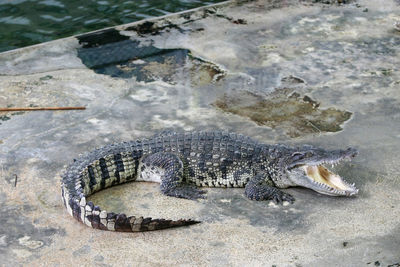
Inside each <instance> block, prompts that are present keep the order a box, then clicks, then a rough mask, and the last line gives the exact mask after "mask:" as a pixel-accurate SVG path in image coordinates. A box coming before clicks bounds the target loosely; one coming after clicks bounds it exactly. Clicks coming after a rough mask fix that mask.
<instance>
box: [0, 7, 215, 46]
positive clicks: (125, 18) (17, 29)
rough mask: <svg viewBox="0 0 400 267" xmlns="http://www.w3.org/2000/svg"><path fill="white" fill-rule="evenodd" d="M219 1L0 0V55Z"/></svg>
mask: <svg viewBox="0 0 400 267" xmlns="http://www.w3.org/2000/svg"><path fill="white" fill-rule="evenodd" d="M218 2H222V0H207V1H204V0H186V1H185V0H134V1H122V0H108V1H107V0H96V1H94V0H85V1H82V0H81V1H76V0H0V52H2V51H6V50H11V49H15V48H19V47H23V46H28V45H32V44H37V43H41V42H45V41H50V40H54V39H58V38H61V37H66V36H70V35H74V34H78V33H84V32H88V31H93V30H96V29H101V28H104V27H110V26H115V25H119V24H124V23H129V22H133V21H137V20H141V19H145V18H149V17H154V16H161V15H165V14H168V13H172V12H178V11H182V10H186V9H190V8H195V7H199V6H203V5H208V4H212V3H218Z"/></svg>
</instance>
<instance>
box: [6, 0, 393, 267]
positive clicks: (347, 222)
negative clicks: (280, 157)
mask: <svg viewBox="0 0 400 267" xmlns="http://www.w3.org/2000/svg"><path fill="white" fill-rule="evenodd" d="M317 2H318V1H317ZM319 2H324V1H319ZM325 2H326V1H325ZM328 2H331V3H333V4H322V3H311V1H302V2H301V3H298V2H297V1H261V0H260V1H242V2H241V1H236V2H235V1H234V2H228V3H224V4H219V5H214V6H210V7H206V8H200V9H196V10H193V11H189V12H183V13H179V14H174V15H171V16H166V17H162V18H156V19H153V20H149V21H145V22H137V23H132V24H128V25H121V26H118V27H115V28H112V29H106V30H103V31H99V32H94V33H89V34H85V35H80V36H77V37H71V38H65V39H62V40H57V41H53V42H49V43H44V44H41V45H36V46H32V47H27V48H23V49H19V50H14V51H9V52H5V53H1V54H0V106H1V107H7V106H9V107H20V106H86V108H87V109H86V110H84V111H56V112H54V111H38V112H20V113H15V112H14V113H7V112H3V113H0V123H1V124H0V214H1V215H0V265H5V266H22V265H30V266H40V265H48V266H56V265H84V266H91V265H104V266H113V265H122V266H125V265H126V266H128V265H130V266H131V265H144V266H147V265H160V264H163V265H198V266H206V265H211V266H214V265H224V266H228V265H229V266H243V265H245V266H337V265H342V266H373V265H376V266H378V265H380V266H388V265H391V264H398V263H399V262H400V240H399V227H400V222H399V220H398V218H399V217H400V208H399V205H398V203H399V201H400V196H399V194H398V192H399V189H400V172H399V168H398V165H399V160H398V151H399V150H400V134H399V132H400V126H399V125H400V115H399V114H400V109H399V104H400V93H399V92H400V90H399V89H400V72H399V69H398V66H399V64H400V56H399V54H400V53H399V52H400V48H399V47H400V46H399V44H400V32H399V31H398V30H396V26H395V25H396V24H395V23H396V22H397V21H400V6H399V2H398V1H394V0H393V1H392V0H387V1H385V2H384V4H383V3H382V2H381V1H372V0H360V1H351V2H350V3H348V4H340V5H339V4H337V2H338V1H328ZM340 2H342V1H340ZM171 51H173V53H172V54H171ZM177 51H178V52H177ZM99 55H100V56H99ZM107 55H108V56H107ZM238 92H239V96H240V95H241V94H242V95H243V94H244V95H246V94H248V95H256V96H262V98H263V99H265V101H267V102H266V103H270V102H268V101H274V97H275V96H276V95H277V94H278V95H279V94H281V93H282V92H288V93H287V94H283V95H282V96H281V97H282V99H288V98H287V97H290V96H294V99H296V101H295V102H296V103H298V104H300V105H305V106H306V107H307V110H309V113H306V114H305V115H304V114H303V113H301V116H303V117H306V118H308V119H310V117H309V114H318V112H317V110H318V109H327V108H332V109H334V110H338V111H342V112H349V113H351V118H350V117H346V118H345V119H344V120H341V121H339V122H338V123H336V122H335V119H334V118H332V117H329V116H325V117H324V116H322V117H321V116H320V117H319V119H320V120H322V121H323V123H326V124H327V125H331V124H332V123H333V124H332V125H335V127H336V128H334V131H318V130H315V131H313V130H312V129H311V128H310V129H309V128H302V127H299V126H298V124H291V123H290V122H293V121H296V120H298V119H301V118H303V117H301V116H300V115H299V113H296V112H292V113H290V112H289V113H287V114H286V115H285V120H283V121H278V122H280V123H276V122H274V123H272V122H270V120H268V123H261V124H260V123H259V124H257V123H256V122H255V121H253V120H251V119H249V116H239V115H237V112H236V113H235V112H229V110H225V111H224V110H221V109H218V108H216V107H215V105H213V103H215V102H216V101H218V100H221V99H223V97H224V96H227V97H232V96H234V95H235V94H237V93H238ZM306 96H307V98H306ZM242 100H243V101H244V102H241V103H240V105H242V106H243V107H245V108H249V107H251V108H253V109H257V106H256V105H253V104H252V102H251V101H249V100H248V99H247V100H246V99H245V98H243V99H242ZM246 101H248V102H246ZM285 101H286V100H285ZM285 101H283V103H292V102H290V101H286V102H285ZM292 104H293V103H292ZM232 108H233V109H234V108H236V109H237V108H238V107H236V106H232ZM279 108H280V109H282V108H285V106H284V105H283V106H279ZM287 108H288V109H290V108H293V106H290V107H287ZM233 109H232V110H233ZM265 110H267V111H268V112H271V113H274V112H275V114H278V115H279V114H280V113H279V110H277V109H274V106H273V105H272V107H268V108H267V109H265ZM257 112H258V113H257V114H262V113H263V110H262V109H261V110H257ZM315 112H317V113H315ZM266 115H268V116H267V118H270V119H271V118H277V117H276V116H275V117H274V116H272V117H271V116H270V114H266ZM279 118H280V117H279ZM344 121H346V122H345V123H343V122H344ZM165 128H174V129H178V130H192V129H202V130H211V129H225V130H230V131H235V132H238V133H242V134H245V135H248V136H251V137H253V138H255V139H258V140H260V141H263V142H266V143H277V142H282V143H287V144H294V145H297V144H305V143H309V144H313V145H318V146H322V147H325V148H328V149H329V148H336V147H347V146H353V147H356V148H358V150H359V151H360V154H359V156H358V157H357V158H356V159H355V160H354V161H353V162H352V163H347V164H343V165H341V166H338V167H337V168H336V171H337V172H338V173H339V174H340V175H342V176H344V177H346V179H347V180H348V181H351V182H355V183H356V185H357V187H358V188H359V189H360V194H359V195H358V196H357V197H354V198H334V197H327V196H322V195H319V194H317V193H315V192H312V191H310V190H306V189H301V188H292V189H287V191H288V192H290V193H291V194H292V195H293V196H294V197H295V198H296V202H295V203H294V204H293V205H285V206H276V205H273V204H270V203H266V202H254V201H250V200H248V199H246V198H245V197H244V196H243V189H207V192H208V198H207V199H206V200H202V201H189V200H182V199H175V198H170V197H166V196H163V195H161V194H160V193H159V190H158V185H157V184H151V183H131V184H125V185H122V186H117V187H115V188H110V189H107V190H105V191H103V192H99V193H96V194H95V195H94V196H93V197H92V200H93V201H94V202H95V203H96V204H98V205H100V206H102V207H104V208H106V209H107V210H113V211H115V212H124V213H127V214H134V215H143V216H152V217H163V218H171V219H178V218H193V219H197V220H201V221H202V223H201V224H197V225H194V226H191V227H187V228H181V229H172V230H165V231H157V232H148V233H144V234H142V233H136V234H135V233H134V234H123V233H113V232H104V231H99V230H93V229H91V228H88V227H87V226H85V225H83V224H80V223H78V222H76V221H75V220H74V219H73V218H71V217H70V216H69V215H68V214H67V212H66V211H65V209H64V207H63V205H62V202H61V196H60V177H59V174H60V173H61V172H62V170H63V168H64V166H65V165H66V164H68V163H69V162H71V161H72V160H73V158H74V157H77V155H79V154H80V153H83V152H85V151H88V150H91V149H93V148H95V147H98V146H103V145H105V144H108V143H111V142H118V141H123V140H130V139H136V138H139V137H142V136H149V135H152V134H153V133H154V132H156V131H160V130H163V129H165ZM329 129H330V128H329ZM291 133H295V134H291ZM15 175H16V176H17V178H18V181H17V185H16V186H15ZM394 266H395V265H394Z"/></svg>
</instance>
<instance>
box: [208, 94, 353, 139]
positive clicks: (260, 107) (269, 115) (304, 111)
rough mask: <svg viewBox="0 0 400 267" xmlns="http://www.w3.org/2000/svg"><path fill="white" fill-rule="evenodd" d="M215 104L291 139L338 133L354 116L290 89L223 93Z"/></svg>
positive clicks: (223, 109)
mask: <svg viewBox="0 0 400 267" xmlns="http://www.w3.org/2000/svg"><path fill="white" fill-rule="evenodd" d="M213 105H214V106H215V107H217V108H219V109H221V110H222V111H225V112H229V113H232V114H235V115H239V116H242V117H246V118H249V119H250V120H252V121H254V122H255V123H257V124H258V125H264V126H268V127H271V128H281V129H284V131H285V133H286V134H287V135H288V136H290V137H299V136H305V135H309V134H319V133H324V132H338V131H340V130H342V124H343V123H344V122H345V121H347V120H349V119H350V118H351V115H352V113H351V112H348V111H342V110H338V109H336V108H325V109H323V108H320V103H318V102H317V101H315V100H313V99H311V97H309V96H307V95H300V94H299V93H297V92H296V91H294V90H293V89H289V88H280V89H276V90H275V91H274V92H273V93H271V94H269V95H266V96H262V95H260V94H256V93H253V92H249V91H237V92H234V93H230V94H224V95H223V97H221V98H220V99H218V100H217V101H215V102H214V103H213Z"/></svg>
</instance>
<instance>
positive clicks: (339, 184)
mask: <svg viewBox="0 0 400 267" xmlns="http://www.w3.org/2000/svg"><path fill="white" fill-rule="evenodd" d="M302 168H303V170H304V172H305V174H306V175H307V177H308V178H309V179H310V180H311V182H312V183H314V184H315V185H316V186H317V188H319V189H320V190H318V189H314V190H316V191H318V192H320V193H322V194H326V195H332V196H338V195H345V196H351V195H356V194H357V193H358V189H357V188H356V187H355V186H354V184H349V183H347V182H346V181H345V180H343V178H342V177H340V176H339V175H338V174H335V173H333V172H331V171H329V170H328V169H327V168H325V167H324V166H323V165H305V166H303V167H302Z"/></svg>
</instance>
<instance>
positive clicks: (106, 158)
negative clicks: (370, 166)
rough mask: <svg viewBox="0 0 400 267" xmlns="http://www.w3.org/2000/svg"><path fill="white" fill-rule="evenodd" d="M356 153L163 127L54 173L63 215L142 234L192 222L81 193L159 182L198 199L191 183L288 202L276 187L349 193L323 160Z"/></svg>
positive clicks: (170, 192)
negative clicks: (109, 207)
mask: <svg viewBox="0 0 400 267" xmlns="http://www.w3.org/2000/svg"><path fill="white" fill-rule="evenodd" d="M357 153H358V152H357V150H356V149H354V148H348V149H345V150H325V149H322V148H317V147H313V146H310V145H304V146H301V147H289V146H286V145H282V144H278V145H269V144H263V143H260V142H258V141H256V140H254V139H252V138H250V137H246V136H243V135H241V134H236V133H228V132H223V131H215V132H203V131H192V132H182V133H179V132H173V131H166V132H162V133H160V134H156V135H154V136H152V137H150V138H143V139H139V140H135V141H129V142H122V143H115V144H110V145H107V146H104V147H102V148H98V149H95V150H94V151H91V152H88V153H86V154H83V155H81V156H80V157H78V158H77V159H75V160H74V162H73V163H71V164H70V165H69V166H68V167H67V168H66V170H65V172H64V173H63V174H62V175H61V178H62V183H61V184H62V185H61V188H62V198H63V202H64V205H65V207H66V209H67V211H68V213H69V214H70V215H71V216H73V217H74V218H76V219H77V220H78V221H80V222H82V223H84V224H86V225H88V226H90V227H92V228H95V229H101V230H109V231H121V232H142V231H149V230H160V229H165V228H171V227H178V226H187V225H192V224H196V223H199V221H196V220H192V219H187V220H185V219H180V220H167V219H153V218H143V217H138V216H126V215H125V214H123V213H120V214H116V213H114V212H107V211H106V210H102V209H100V207H98V206H95V205H94V204H93V203H92V202H91V201H87V200H86V198H87V197H88V196H90V195H91V194H93V193H95V192H98V191H100V190H102V189H105V188H108V187H111V186H114V185H118V184H122V183H125V182H130V181H148V182H158V183H160V189H161V192H162V193H163V194H164V195H167V196H173V197H178V198H185V199H191V200H196V199H202V198H205V191H204V190H201V189H199V187H244V188H245V190H244V192H245V195H246V196H247V197H248V198H249V199H251V200H270V201H274V202H276V203H283V202H285V201H286V202H289V203H293V202H294V200H295V199H294V197H293V196H291V195H290V194H288V193H286V192H283V191H281V190H280V189H281V188H287V187H292V186H301V187H306V188H310V189H312V190H314V191H317V192H319V193H321V194H325V195H330V196H353V195H356V194H357V193H358V189H357V188H356V187H355V186H354V184H350V183H348V182H346V181H345V180H344V179H343V178H342V177H340V176H339V175H338V174H335V173H334V172H333V171H332V170H330V169H328V167H327V166H326V165H336V164H338V163H339V162H341V161H342V160H351V158H353V157H355V156H356V155H357Z"/></svg>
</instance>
